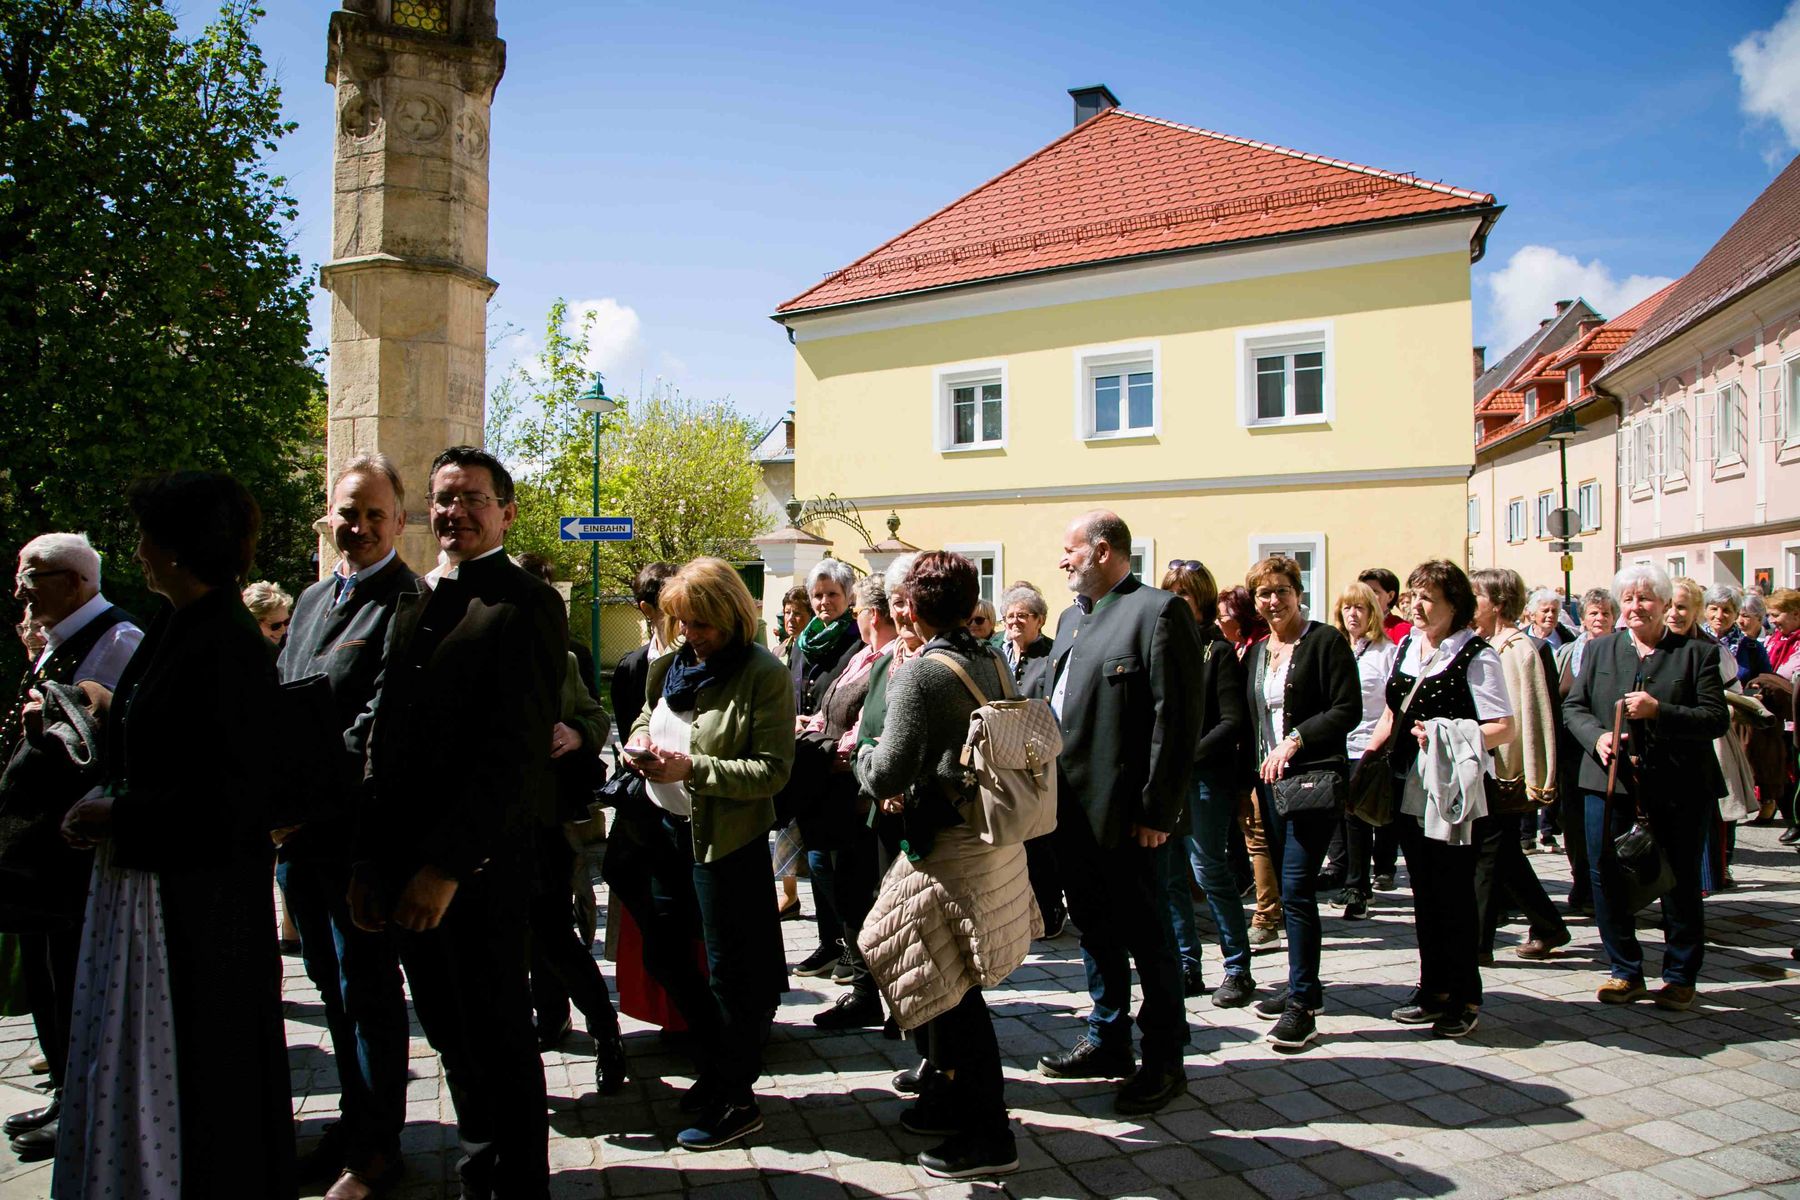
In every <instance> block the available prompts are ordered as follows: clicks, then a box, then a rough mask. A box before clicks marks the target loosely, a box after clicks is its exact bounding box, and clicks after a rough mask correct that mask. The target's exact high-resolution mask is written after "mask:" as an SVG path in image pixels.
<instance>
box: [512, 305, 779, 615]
mask: <svg viewBox="0 0 1800 1200" xmlns="http://www.w3.org/2000/svg"><path fill="white" fill-rule="evenodd" d="M590 328H591V314H589V315H588V316H587V317H585V318H584V319H583V320H582V321H581V322H580V323H579V324H578V325H577V326H576V327H575V328H573V329H571V328H570V327H569V324H568V306H567V305H566V304H565V303H564V302H563V301H561V300H558V301H557V302H556V303H555V304H553V305H551V307H550V312H549V315H548V317H547V319H546V321H545V329H544V348H543V349H542V350H541V351H539V352H538V354H537V355H536V356H535V358H534V360H533V361H532V362H531V363H529V364H525V363H519V364H514V366H513V367H512V369H511V370H509V371H508V372H507V374H506V375H505V376H503V377H502V378H501V380H500V381H499V383H498V384H496V385H495V387H494V389H493V393H492V395H491V396H490V397H489V401H488V424H487V443H488V449H489V450H491V451H493V452H494V453H495V454H496V455H498V456H499V457H500V459H501V461H503V462H505V463H507V465H508V466H509V467H510V468H511V469H512V471H513V474H514V477H515V482H516V484H517V488H518V500H519V517H518V521H517V522H516V523H515V524H514V525H513V528H512V532H511V533H510V534H509V535H508V536H507V546H508V548H509V549H511V550H512V551H513V552H514V553H523V552H525V551H534V552H536V553H540V554H545V555H548V556H549V557H550V558H551V559H552V560H553V561H554V562H555V563H556V565H557V578H559V579H567V580H570V581H572V582H573V583H574V584H575V600H574V603H575V607H576V609H577V610H579V609H580V607H581V606H582V605H583V604H585V603H586V601H587V599H588V598H589V597H590V596H591V595H592V594H593V593H592V591H591V590H590V589H591V584H592V581H591V579H590V576H589V566H590V563H589V558H590V550H589V547H588V546H586V545H584V544H581V543H576V542H564V541H562V540H561V535H560V532H559V528H558V526H559V522H560V519H561V518H562V517H565V516H574V515H576V514H590V513H592V512H593V503H594V497H593V488H594V427H593V418H592V416H590V415H589V414H587V413H585V412H583V411H581V409H580V408H579V407H578V406H577V405H576V403H575V396H576V394H577V393H579V392H580V391H581V390H582V389H583V388H585V387H586V386H587V384H588V383H589V382H590V379H591V377H590V376H589V375H588V374H587V373H586V371H585V369H584V368H583V367H582V365H581V364H582V360H583V359H584V358H585V357H586V355H587V353H588V339H589V330H590ZM609 394H611V395H612V396H613V398H614V399H615V400H618V401H620V409H619V411H617V412H614V413H611V414H608V415H607V416H605V417H602V418H601V421H600V456H599V457H600V515H604V516H629V517H632V518H634V519H635V520H636V522H637V527H636V535H637V536H636V540H634V541H631V542H619V543H610V542H609V543H604V544H602V546H601V548H600V577H599V588H600V592H601V594H602V595H608V594H618V593H623V592H628V591H629V590H630V586H631V579H632V576H633V575H635V574H636V573H637V571H638V568H640V567H642V566H644V565H645V564H646V563H651V562H656V561H658V560H663V561H667V562H674V563H681V562H685V561H687V560H688V559H690V558H695V557H697V556H699V555H703V554H714V555H718V556H719V557H722V558H726V559H729V560H732V561H734V562H743V561H747V560H750V559H754V558H755V557H756V548H755V546H753V545H752V544H751V539H752V538H754V537H756V536H757V535H758V534H760V533H764V532H766V531H767V529H768V527H769V519H768V517H767V515H766V514H765V513H764V512H763V511H762V510H761V509H760V508H759V507H758V505H757V501H756V491H757V485H758V482H759V476H760V470H759V468H758V467H757V465H756V464H755V463H754V462H752V461H751V460H750V451H751V449H752V448H753V447H754V445H755V441H756V436H757V434H759V433H760V432H761V429H760V428H759V427H758V426H757V425H756V424H755V423H754V422H753V421H752V419H751V418H750V417H748V416H746V415H745V414H743V413H741V412H739V411H737V409H735V408H734V407H733V406H732V405H731V404H730V402H729V401H726V400H713V401H699V400H695V399H692V398H690V397H686V396H683V395H681V394H680V393H679V392H678V391H677V390H676V389H674V388H672V387H669V386H667V385H664V386H662V387H659V388H657V389H655V390H654V391H652V392H651V394H649V395H647V396H641V397H634V398H625V397H622V396H620V395H619V394H618V393H616V392H611V391H610V389H609ZM576 624H577V626H579V625H581V623H580V622H577V623H576ZM574 633H575V634H576V636H578V637H581V636H584V635H585V630H584V629H581V628H577V629H575V630H574Z"/></svg>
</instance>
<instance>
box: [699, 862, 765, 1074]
mask: <svg viewBox="0 0 1800 1200" xmlns="http://www.w3.org/2000/svg"><path fill="white" fill-rule="evenodd" d="M774 889H775V871H774V864H772V863H771V862H770V861H769V847H768V844H767V842H766V841H765V840H764V839H763V838H760V837H759V838H754V839H752V840H751V841H748V842H745V843H744V844H743V845H742V846H739V847H738V848H737V849H736V850H733V851H731V852H730V853H729V854H726V855H723V856H722V857H719V858H715V859H713V860H712V861H711V862H696V863H695V864H694V900H695V902H696V905H697V907H698V908H699V910H700V931H701V934H702V936H703V937H705V939H706V966H707V971H708V975H709V980H708V982H709V984H710V986H711V989H712V998H713V1002H714V1004H715V1005H716V1006H717V1011H718V1016H717V1024H716V1026H715V1027H714V1029H715V1031H716V1033H715V1040H714V1041H713V1044H712V1045H710V1046H708V1047H706V1048H705V1049H703V1051H702V1054H703V1056H704V1059H705V1061H704V1063H703V1065H702V1068H701V1069H702V1071H703V1072H706V1073H709V1074H710V1075H712V1077H713V1079H714V1081H715V1082H716V1083H717V1084H718V1085H719V1087H720V1088H721V1089H722V1090H723V1092H724V1094H725V1099H727V1100H729V1101H730V1102H731V1103H733V1104H749V1103H751V1102H752V1100H753V1098H754V1097H753V1092H752V1089H753V1088H754V1087H755V1086H756V1080H757V1078H758V1076H760V1075H761V1074H762V1060H763V1046H764V1044H765V1043H766V1042H767V1041H768V1040H769V1026H770V1024H771V1022H773V1020H774V1018H775V1010H776V1008H777V1007H779V1006H780V1004H781V993H782V992H784V991H786V990H787V984H788V978H787V963H786V962H785V961H784V956H783V954H782V949H781V924H780V920H781V918H780V917H779V916H778V915H777V914H776V912H775V906H774V905H773V904H771V903H769V896H770V894H771V893H772V892H773V891H774Z"/></svg>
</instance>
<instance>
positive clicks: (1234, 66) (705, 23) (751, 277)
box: [180, 0, 1800, 416]
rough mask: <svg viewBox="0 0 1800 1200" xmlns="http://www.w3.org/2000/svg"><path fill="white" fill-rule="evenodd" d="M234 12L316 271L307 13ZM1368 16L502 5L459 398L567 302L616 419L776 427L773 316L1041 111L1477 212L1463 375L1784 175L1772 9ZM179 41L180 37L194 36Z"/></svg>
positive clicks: (1105, 7)
mask: <svg viewBox="0 0 1800 1200" xmlns="http://www.w3.org/2000/svg"><path fill="white" fill-rule="evenodd" d="M264 2H265V4H266V5H267V6H268V7H269V8H270V9H271V10H272V11H271V12H270V14H269V15H268V16H267V17H266V18H265V19H264V20H263V22H262V24H261V26H260V33H259V39H258V40H259V41H260V42H261V44H262V45H263V47H264V50H265V53H266V54H267V56H268V58H269V61H270V62H271V64H272V65H274V66H275V68H276V70H277V72H278V75H279V78H280V80H281V82H282V85H283V89H284V90H283V103H284V106H285V110H286V112H287V115H288V116H289V118H290V119H292V120H294V121H297V122H298V123H299V126H300V128H299V130H298V131H297V132H296V133H295V134H293V135H292V136H291V137H290V138H288V139H287V140H286V141H285V142H284V143H283V145H282V148H281V150H280V152H279V154H278V158H277V162H276V166H277V168H278V169H279V170H281V171H283V172H285V173H286V174H288V175H289V177H290V178H291V179H292V181H293V188H294V191H295V194H296V196H297V197H298V199H299V201H300V208H301V221H300V223H299V225H298V227H297V228H296V229H295V231H294V235H295V248H296V250H297V252H298V253H299V254H300V255H301V256H302V258H303V260H304V261H305V262H306V263H308V264H309V266H310V265H316V264H317V263H319V262H321V261H323V260H324V259H325V258H326V257H327V256H328V253H329V237H330V221H331V203H330V185H331V142H330V133H331V112H332V92H331V89H330V88H329V87H328V86H326V84H325V83H324V78H323V72H324V59H325V27H326V21H327V19H328V15H329V13H330V11H331V10H332V9H333V8H334V7H336V5H335V3H329V2H327V0H264ZM1385 7H1387V8H1388V9H1390V10H1391V11H1376V6H1371V5H1345V4H1311V3H1289V4H1284V5H1282V6H1280V10H1279V11H1280V17H1279V19H1278V20H1277V19H1273V18H1272V15H1271V14H1272V11H1273V10H1270V9H1269V8H1267V7H1265V6H1262V5H1230V6H1224V5H1207V4H1195V3H1191V2H1190V3H1186V4H1134V3H1119V2H1116V0H1115V2H1112V3H1108V4H1097V3H1088V4H1073V3H1061V2H1054V3H1033V4H993V5H979V4H966V3H965V4H943V3H937V2H936V0H920V2H909V3H907V4H903V5H902V4H884V5H877V6H871V5H844V4H832V5H814V4H808V3H788V4H782V5H769V4H762V3H746V2H741V0H732V2H728V3H719V2H712V3H687V2H683V0H657V2H653V3H646V2H618V3H600V2H597V0H528V2H527V0H499V20H500V32H501V36H502V37H504V38H505V39H506V41H507V59H508V65H507V73H506V77H505V79H504V80H502V82H501V84H500V88H499V92H498V95H497V98H496V100H495V106H494V121H493V153H492V159H491V172H492V176H491V178H492V204H491V210H490V216H491V222H492V234H491V242H490V254H489V274H491V275H492V276H494V278H496V279H498V280H499V281H500V291H499V292H498V294H497V295H496V297H495V303H494V306H493V308H492V310H491V315H490V329H491V330H492V329H494V328H497V327H499V326H503V325H510V326H513V327H517V328H519V329H520V330H522V331H524V332H523V333H522V334H521V335H520V336H518V337H515V338H513V339H511V340H509V341H508V342H506V343H505V344H504V345H503V346H502V348H501V349H500V350H499V351H498V352H497V354H496V356H495V359H494V361H492V362H491V363H490V370H489V383H490V386H491V385H492V383H493V381H494V378H495V377H496V374H497V371H498V370H499V369H500V368H501V367H503V366H504V365H505V363H506V362H507V361H509V360H510V359H511V357H512V356H513V355H515V354H518V353H521V352H529V350H530V349H531V348H532V346H533V345H534V344H535V342H536V340H537V338H536V334H537V330H538V327H539V326H541V324H542V322H543V318H544V314H545V311H546V310H547V308H548V306H549V304H550V302H551V301H552V300H553V299H554V298H555V297H557V296H564V297H567V298H568V299H569V300H571V301H577V302H589V303H592V304H593V305H594V306H595V307H597V308H598V310H599V311H600V314H601V316H600V321H599V334H600V337H599V342H600V346H599V349H598V361H599V363H600V365H601V366H603V367H604V368H605V369H606V370H607V372H608V380H609V382H610V383H611V384H613V385H614V386H615V387H617V388H619V389H620V390H622V391H624V392H626V393H628V394H629V393H633V392H635V391H636V390H637V388H638V384H639V380H640V379H642V380H644V381H645V382H646V383H649V382H650V381H652V380H653V379H654V378H656V377H658V376H660V377H662V378H663V379H666V380H667V381H669V382H671V383H673V384H675V385H676V386H678V387H679V388H681V390H682V391H684V392H686V393H689V394H691V395H695V396H698V397H700V398H703V399H711V398H714V397H719V396H730V397H731V398H732V399H733V400H734V401H735V402H737V403H738V404H739V405H741V406H742V407H744V408H746V409H748V410H750V411H752V412H755V413H758V414H762V415H765V416H773V415H776V414H779V413H780V412H781V411H783V410H784V409H785V408H787V407H788V406H789V404H790V403H791V400H792V389H793V365H792V359H791V353H792V352H791V350H790V349H789V347H788V345H787V340H786V337H785V336H784V334H783V332H782V330H781V329H780V327H778V326H776V325H775V324H774V323H773V322H771V321H769V320H768V319H767V318H768V314H769V313H770V312H771V311H773V309H774V308H775V306H776V305H777V304H779V303H780V302H782V301H783V300H785V299H787V298H788V297H790V296H792V295H794V294H795V293H798V292H800V291H802V290H804V289H805V288H806V287H808V286H810V285H811V284H812V283H814V282H816V281H817V280H818V279H819V277H820V276H821V275H823V274H824V273H825V272H827V271H830V270H832V269H834V268H836V267H839V266H841V265H843V264H844V263H846V262H848V261H850V260H851V259H853V258H855V257H856V256H858V255H860V254H862V253H864V252H865V251H867V250H869V249H871V248H873V247H874V246H875V245H877V244H879V243H880V242H882V241H884V240H886V239H887V238H888V237H890V236H892V235H893V234H894V233H897V232H898V231H900V230H901V229H903V228H905V227H906V226H908V225H910V224H912V223H913V222H915V221H917V220H918V219H919V218H920V217H922V216H924V215H926V214H928V213H929V212H931V211H933V210H934V209H936V208H938V207H940V206H942V205H943V204H945V203H947V202H948V201H950V200H951V199H954V198H955V197H956V196H958V195H960V194H961V193H963V192H964V191H966V190H968V189H969V188H971V187H973V186H975V185H977V184H979V183H980V182H982V181H983V180H985V179H987V178H989V177H991V176H993V175H994V174H996V173H998V172H999V171H1001V170H1003V169H1005V168H1006V167H1008V166H1010V165H1011V164H1012V163H1014V162H1016V161H1018V160H1019V159H1021V158H1024V157H1025V156H1026V155H1028V154H1030V153H1032V152H1033V151H1035V150H1036V149H1038V148H1039V147H1040V146H1042V145H1044V144H1045V143H1047V142H1049V141H1051V140H1052V139H1054V138H1056V137H1057V136H1059V135H1061V134H1062V133H1063V132H1064V131H1065V130H1066V129H1067V128H1068V126H1069V122H1070V102H1069V99H1068V96H1067V95H1066V90H1067V89H1068V88H1070V87H1072V86H1078V85H1085V84H1090V83H1105V84H1107V85H1109V86H1110V87H1111V88H1112V89H1113V91H1114V92H1116V93H1117V94H1118V95H1119V97H1120V99H1121V100H1122V101H1123V102H1124V104H1125V107H1127V108H1130V109H1133V110H1135V111H1138V112H1145V113H1150V114H1153V115H1156V116H1161V117H1167V118H1170V119H1173V120H1178V121H1184V122H1188V123H1190V124H1195V125H1200V126H1203V127H1206V128H1211V129H1217V130H1221V131H1224V132H1229V133H1234V134H1239V135H1243V136H1248V137H1253V138H1258V139H1262V140H1265V141H1271V142H1276V143H1279V144H1283V145H1288V146H1294V147H1297V148H1300V149H1303V150H1307V151H1312V152H1316V153H1321V154H1327V155H1332V156H1336V157H1339V158H1347V159H1351V160H1354V161H1358V162H1364V163H1369V164H1371V165H1374V166H1379V167H1385V168H1389V169H1393V170H1400V171H1414V172H1416V173H1418V174H1419V175H1421V176H1424V177H1428V178H1435V179H1443V180H1446V181H1448V182H1451V183H1454V184H1457V185H1460V186H1464V187H1471V188H1478V189H1483V190H1487V191H1492V192H1494V193H1496V194H1497V196H1498V197H1499V199H1500V201H1501V202H1502V203H1504V204H1505V205H1507V211H1506V213H1505V215H1504V216H1503V217H1502V218H1501V220H1500V223H1499V225H1498V227H1497V228H1496V230H1495V232H1494V235H1493V238H1492V239H1491V241H1490V244H1489V251H1488V256H1487V258H1486V259H1485V260H1484V261H1483V262H1482V263H1481V264H1479V265H1478V266H1477V267H1476V269H1475V318H1474V330H1473V340H1474V341H1476V342H1484V341H1485V342H1488V343H1489V344H1490V346H1491V347H1492V348H1491V349H1490V358H1491V357H1495V356H1497V355H1498V354H1499V353H1501V352H1503V350H1504V349H1505V348H1506V346H1507V345H1509V344H1510V343H1511V341H1513V340H1516V338H1517V337H1518V336H1521V335H1522V334H1523V333H1524V332H1525V331H1526V330H1528V329H1529V328H1530V327H1531V326H1533V325H1535V323H1536V319H1537V318H1536V314H1538V313H1540V312H1542V311H1543V310H1544V309H1545V308H1546V306H1547V305H1548V304H1549V302H1550V301H1552V300H1554V299H1557V298H1559V297H1563V296H1568V295H1571V294H1573V293H1575V292H1584V293H1586V294H1587V295H1588V298H1589V299H1590V301H1592V302H1594V303H1595V304H1596V305H1597V306H1598V307H1600V308H1601V310H1602V311H1603V312H1606V313H1608V315H1611V314H1612V313H1614V312H1616V311H1619V310H1620V309H1621V308H1623V307H1624V306H1626V305H1628V304H1630V303H1631V302H1633V301H1635V300H1636V299H1637V298H1638V296H1640V295H1642V294H1644V293H1646V292H1647V291H1648V290H1649V289H1650V288H1652V287H1654V286H1656V284H1657V283H1658V282H1659V281H1660V280H1663V279H1666V278H1668V277H1672V276H1675V275H1678V274H1680V273H1681V272H1682V271H1685V270H1686V269H1687V268H1689V267H1691V266H1692V265H1693V263H1694V262H1695V261H1696V260H1697V259H1698V258H1699V256H1700V255H1701V254H1703V253H1704V252H1705V251H1706V249H1707V247H1708V246H1710V245H1711V244H1712V242H1713V241H1714V240H1715V239H1716V238H1717V237H1718V236H1719V234H1720V233H1722V232H1723V231H1724V229H1725V228H1726V226H1727V225H1729V224H1730V222H1731V221H1732V220H1733V219H1734V218H1735V217H1736V216H1737V215H1738V214H1739V213H1740V212H1741V211H1742V210H1743V209H1744V207H1745V206H1746V205H1748V204H1749V203H1750V201H1751V200H1752V199H1754V198H1755V196H1756V195H1757V193H1758V192H1760V191H1761V190H1762V189H1763V188H1764V187H1765V186H1766V185H1767V184H1768V182H1769V180H1770V179H1772V178H1773V176H1774V174H1775V172H1776V171H1778V170H1779V169H1780V167H1781V166H1782V165H1784V164H1785V163H1786V162H1787V161H1788V159H1789V158H1790V157H1791V156H1792V155H1793V154H1794V152H1795V148H1796V146H1800V0H1794V3H1793V5H1792V6H1791V7H1789V8H1787V9H1786V10H1785V11H1784V6H1783V5H1782V4H1780V3H1766V2H1759V3H1733V2H1730V0H1727V2H1725V3H1714V4H1708V5H1695V4H1691V3H1689V4H1674V3H1661V2H1649V3H1632V4H1623V3H1619V4H1596V5H1590V6H1575V5H1544V6H1525V5H1507V4H1497V5H1496V4H1483V5H1469V4H1438V5H1419V4H1409V5H1393V6H1385ZM180 11H181V12H182V13H183V18H184V20H183V23H184V27H185V28H188V29H192V28H195V27H197V26H198V25H199V24H201V23H203V22H204V20H205V19H206V18H207V17H208V16H209V15H210V12H211V6H209V5H206V4H202V3H198V2H197V0H186V2H185V3H183V4H182V5H181V7H180ZM1757 36H1760V39H1761V40H1752V41H1750V42H1748V43H1746V39H1752V38H1755V37H1757ZM1740 43H1745V48H1744V49H1742V50H1740V52H1739V54H1738V56H1737V58H1734V56H1733V47H1734V46H1739V45H1740ZM313 312H314V317H315V323H316V325H315V330H314V340H315V342H318V343H320V344H323V343H324V342H325V340H326V338H327V336H328V331H327V329H326V328H325V325H324V319H325V314H326V308H325V306H324V304H323V302H322V301H320V302H315V304H314V308H313Z"/></svg>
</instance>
